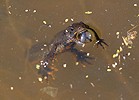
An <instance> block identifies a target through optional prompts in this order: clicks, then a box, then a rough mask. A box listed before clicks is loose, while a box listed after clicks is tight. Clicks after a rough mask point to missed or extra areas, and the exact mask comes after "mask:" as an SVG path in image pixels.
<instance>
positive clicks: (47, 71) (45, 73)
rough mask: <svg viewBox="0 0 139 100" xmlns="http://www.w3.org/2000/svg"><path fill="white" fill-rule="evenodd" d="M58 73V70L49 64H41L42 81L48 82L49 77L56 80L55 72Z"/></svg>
mask: <svg viewBox="0 0 139 100" xmlns="http://www.w3.org/2000/svg"><path fill="white" fill-rule="evenodd" d="M55 71H58V69H57V68H55V67H53V66H50V65H49V64H48V63H47V62H41V65H40V68H39V71H38V73H39V74H40V75H41V76H42V79H46V80H48V78H49V77H52V79H55V77H54V72H55Z"/></svg>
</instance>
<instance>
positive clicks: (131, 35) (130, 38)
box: [122, 25, 138, 48]
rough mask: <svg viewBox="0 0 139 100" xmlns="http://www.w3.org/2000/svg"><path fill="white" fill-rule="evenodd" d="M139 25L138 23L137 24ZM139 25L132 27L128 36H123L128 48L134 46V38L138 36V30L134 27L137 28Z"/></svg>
mask: <svg viewBox="0 0 139 100" xmlns="http://www.w3.org/2000/svg"><path fill="white" fill-rule="evenodd" d="M137 26H138V25H137ZM137 26H135V27H133V28H132V29H130V30H129V31H127V36H126V37H124V36H123V37H122V38H123V41H124V43H125V45H126V46H127V47H128V48H132V45H133V40H134V39H135V38H136V37H137V31H132V32H131V30H133V29H134V28H136V27H137Z"/></svg>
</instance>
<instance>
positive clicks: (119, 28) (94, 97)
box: [0, 0, 139, 100]
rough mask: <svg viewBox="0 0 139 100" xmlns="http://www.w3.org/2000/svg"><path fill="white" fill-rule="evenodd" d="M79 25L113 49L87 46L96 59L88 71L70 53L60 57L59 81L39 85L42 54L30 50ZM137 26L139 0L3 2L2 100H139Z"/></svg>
mask: <svg viewBox="0 0 139 100" xmlns="http://www.w3.org/2000/svg"><path fill="white" fill-rule="evenodd" d="M80 21H83V22H84V23H87V24H89V25H91V26H92V27H95V29H96V30H97V32H99V36H100V37H102V38H103V39H105V42H106V43H107V44H108V45H109V46H108V47H105V49H102V48H101V47H98V48H97V46H94V42H92V43H89V44H87V45H86V46H85V47H84V48H83V50H84V51H86V52H88V53H89V56H91V57H93V58H94V59H92V60H89V61H90V62H91V64H85V65H86V66H85V67H84V66H82V64H79V65H76V61H75V59H74V58H73V55H72V54H71V53H70V52H65V53H62V54H60V55H58V56H57V59H58V61H56V62H55V66H56V67H57V68H58V71H57V72H55V80H52V79H50V80H49V83H48V82H47V81H43V82H39V80H38V77H39V76H38V73H37V69H36V68H35V63H34V62H37V61H38V60H39V59H40V58H41V57H42V55H43V52H42V51H41V50H40V49H37V48H36V49H34V51H33V52H32V54H30V52H29V50H30V48H31V47H32V46H33V45H35V44H39V45H38V46H40V47H41V46H42V45H43V43H44V42H46V43H48V42H50V41H51V40H52V39H54V36H55V35H56V34H57V32H59V31H61V30H63V29H65V28H66V27H67V26H69V25H71V24H72V23H74V22H80ZM138 25H139V1H138V0H122V1H121V0H98V1H96V0H87V1H86V0H74V1H70V0H60V1H59V0H51V1H50V0H44V1H42V0H30V1H28V0H1V1H0V99H1V100H19V99H20V100H139V73H138V72H139V68H138V66H139V59H138V58H139V55H138V49H139V47H138V45H139V38H138V32H139V26H138ZM136 35H137V36H136ZM77 48H79V49H82V48H81V47H77ZM30 55H33V56H32V57H30ZM63 64H66V67H63Z"/></svg>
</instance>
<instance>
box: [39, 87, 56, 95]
mask: <svg viewBox="0 0 139 100" xmlns="http://www.w3.org/2000/svg"><path fill="white" fill-rule="evenodd" d="M40 91H41V92H42V93H46V94H48V95H49V96H51V97H56V96H57V93H58V88H55V87H51V86H47V87H44V88H41V89H40Z"/></svg>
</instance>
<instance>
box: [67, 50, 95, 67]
mask: <svg viewBox="0 0 139 100" xmlns="http://www.w3.org/2000/svg"><path fill="white" fill-rule="evenodd" d="M70 50H71V52H72V53H73V54H74V55H75V56H76V62H80V63H81V64H82V65H84V63H87V64H91V63H90V62H89V61H88V60H91V59H93V57H89V56H88V55H87V53H86V52H83V51H79V50H78V49H76V48H71V49H70Z"/></svg>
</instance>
